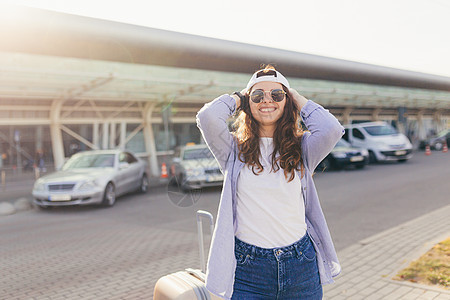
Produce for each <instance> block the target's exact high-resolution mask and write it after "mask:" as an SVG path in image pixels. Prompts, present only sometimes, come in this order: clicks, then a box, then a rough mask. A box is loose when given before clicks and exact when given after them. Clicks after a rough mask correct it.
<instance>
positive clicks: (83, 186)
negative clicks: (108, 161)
mask: <svg viewBox="0 0 450 300" xmlns="http://www.w3.org/2000/svg"><path fill="white" fill-rule="evenodd" d="M96 187H98V182H97V180H95V179H94V180H89V181H86V182H84V183H82V184H81V185H80V187H79V188H78V190H91V189H93V188H96Z"/></svg>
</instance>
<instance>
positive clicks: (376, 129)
mask: <svg viewBox="0 0 450 300" xmlns="http://www.w3.org/2000/svg"><path fill="white" fill-rule="evenodd" d="M344 128H345V134H344V136H343V139H345V140H346V141H347V142H349V143H350V144H351V145H352V146H354V147H359V148H366V149H368V150H369V159H370V162H376V161H391V160H393V161H398V162H405V161H407V160H408V159H410V158H411V157H412V145H411V142H410V141H409V139H408V138H407V137H406V136H405V135H404V134H401V133H399V132H398V131H397V130H396V129H395V128H394V127H392V126H391V125H389V124H388V123H386V122H381V121H379V122H366V123H358V124H351V125H345V126H344Z"/></svg>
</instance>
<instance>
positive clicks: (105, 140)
mask: <svg viewBox="0 0 450 300" xmlns="http://www.w3.org/2000/svg"><path fill="white" fill-rule="evenodd" d="M102 127H103V134H102V149H108V138H109V130H108V129H109V123H108V122H104V123H103V126H102Z"/></svg>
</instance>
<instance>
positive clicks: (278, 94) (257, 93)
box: [250, 89, 286, 103]
mask: <svg viewBox="0 0 450 300" xmlns="http://www.w3.org/2000/svg"><path fill="white" fill-rule="evenodd" d="M265 93H270V96H271V97H272V99H273V101H275V102H281V101H283V100H284V97H285V95H286V92H285V91H283V90H282V89H274V90H271V91H263V90H254V91H253V92H252V93H251V94H250V100H252V101H253V102H255V103H259V102H261V101H262V100H263V99H264V94H265Z"/></svg>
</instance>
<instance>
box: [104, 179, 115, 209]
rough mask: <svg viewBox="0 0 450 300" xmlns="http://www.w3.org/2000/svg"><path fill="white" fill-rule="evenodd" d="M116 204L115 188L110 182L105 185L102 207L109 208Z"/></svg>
mask: <svg viewBox="0 0 450 300" xmlns="http://www.w3.org/2000/svg"><path fill="white" fill-rule="evenodd" d="M115 203H116V188H115V187H114V184H112V182H109V183H108V184H107V185H106V188H105V192H104V194H103V202H102V204H103V206H105V207H111V206H113V205H114V204H115Z"/></svg>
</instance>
